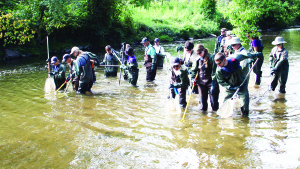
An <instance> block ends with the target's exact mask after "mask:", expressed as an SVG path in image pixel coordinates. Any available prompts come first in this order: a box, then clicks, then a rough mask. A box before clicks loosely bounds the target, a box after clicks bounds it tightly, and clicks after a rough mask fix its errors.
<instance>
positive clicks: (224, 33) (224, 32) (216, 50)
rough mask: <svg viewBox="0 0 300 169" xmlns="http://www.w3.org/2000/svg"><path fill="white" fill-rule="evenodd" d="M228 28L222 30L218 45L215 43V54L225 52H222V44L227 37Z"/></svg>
mask: <svg viewBox="0 0 300 169" xmlns="http://www.w3.org/2000/svg"><path fill="white" fill-rule="evenodd" d="M226 31H227V29H226V28H222V29H221V35H220V36H218V38H217V40H216V43H215V50H214V54H216V53H218V52H224V51H223V50H222V47H221V44H222V43H223V42H222V40H224V39H223V38H225V37H226Z"/></svg>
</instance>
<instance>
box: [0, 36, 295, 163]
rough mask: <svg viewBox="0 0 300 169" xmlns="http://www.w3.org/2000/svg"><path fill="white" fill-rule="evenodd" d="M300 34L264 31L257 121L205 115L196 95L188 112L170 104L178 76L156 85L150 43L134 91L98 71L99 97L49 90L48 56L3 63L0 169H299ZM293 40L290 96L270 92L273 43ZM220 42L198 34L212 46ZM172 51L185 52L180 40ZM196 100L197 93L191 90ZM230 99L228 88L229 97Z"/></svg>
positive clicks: (254, 97) (161, 77)
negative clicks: (149, 76) (148, 67)
mask: <svg viewBox="0 0 300 169" xmlns="http://www.w3.org/2000/svg"><path fill="white" fill-rule="evenodd" d="M299 33H300V31H299V30H287V31H282V32H274V33H268V34H264V35H263V39H264V46H265V49H264V55H265V64H264V65H263V78H262V85H261V86H260V87H259V88H254V87H253V84H254V74H251V79H250V84H249V91H250V97H251V100H250V116H249V119H245V118H242V117H241V116H239V115H235V116H234V117H233V118H228V119H220V118H218V117H217V115H216V114H215V113H213V112H212V111H211V109H209V111H208V114H207V115H204V114H202V113H201V112H200V111H199V104H198V96H196V95H192V97H191V102H190V105H189V108H188V111H187V115H186V118H185V121H184V122H179V121H180V119H181V117H182V112H183V111H184V110H171V108H170V105H174V104H173V102H172V101H170V100H168V99H167V95H168V86H169V80H168V78H169V76H170V74H169V73H168V71H167V69H166V67H165V68H164V69H163V70H158V73H157V78H156V80H155V82H154V83H148V82H146V80H145V77H146V72H145V68H144V67H142V65H143V63H142V59H143V56H142V55H141V54H142V51H143V49H142V48H141V47H135V49H136V55H137V56H138V60H140V63H139V65H140V75H139V80H138V83H137V85H138V86H139V87H137V88H135V87H132V86H131V85H129V84H128V83H127V82H126V81H121V85H120V86H119V79H118V77H116V78H104V76H103V69H102V68H97V69H96V76H97V83H96V84H94V86H93V88H92V90H93V92H94V93H95V95H78V94H75V93H74V92H73V91H72V90H71V86H70V88H69V91H68V92H67V93H66V94H64V93H57V94H56V95H54V94H53V95H47V96H45V93H44V84H45V80H46V78H47V68H46V67H45V65H44V61H43V62H41V61H36V62H32V63H17V64H9V65H5V66H3V67H2V68H0V71H1V72H0V73H1V74H0V90H1V100H0V106H1V108H0V140H1V141H0V159H1V161H0V167H1V168H297V167H300V153H299V150H300V145H299V141H300V132H299V128H300V110H299V109H300V105H299V102H298V100H297V99H298V98H299V96H300V94H299V92H298V90H297V89H298V88H299V83H300V80H299V78H298V76H297V75H298V73H297V72H299V71H300V67H299V66H297V65H299V62H300V60H299V58H298V56H299V53H300V52H299V50H298V49H299V47H300V45H299V44H300V40H299V39H300V35H299ZM277 35H282V36H283V37H284V39H285V40H286V41H287V42H288V43H287V44H286V48H287V49H288V51H289V61H290V72H289V79H288V83H287V94H286V96H285V97H284V98H280V97H278V96H276V95H275V96H274V94H270V93H266V94H265V96H264V97H262V95H263V93H264V92H265V91H266V90H267V89H268V84H269V81H270V78H269V76H268V64H267V61H268V54H269V52H270V51H271V48H272V47H273V46H272V45H271V42H272V41H273V40H274V39H275V37H276V36H277ZM214 42H215V38H212V39H202V40H197V42H196V43H203V44H204V45H205V46H206V47H207V48H208V49H209V50H210V51H213V47H214ZM176 45H178V44H166V45H164V47H165V50H166V51H167V52H170V53H171V54H172V55H173V56H177V53H176V51H175V46H176ZM188 97H189V96H188ZM220 100H222V93H221V98H220Z"/></svg>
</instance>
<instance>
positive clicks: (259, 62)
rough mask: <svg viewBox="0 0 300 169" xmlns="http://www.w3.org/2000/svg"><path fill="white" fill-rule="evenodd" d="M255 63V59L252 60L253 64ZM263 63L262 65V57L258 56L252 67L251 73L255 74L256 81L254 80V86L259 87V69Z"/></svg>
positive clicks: (260, 72) (260, 73)
mask: <svg viewBox="0 0 300 169" xmlns="http://www.w3.org/2000/svg"><path fill="white" fill-rule="evenodd" d="M255 61H256V59H255V60H254V62H255ZM263 63H264V56H263V55H260V56H259V60H258V61H257V63H256V65H255V66H254V67H253V72H254V73H255V74H256V80H255V84H256V85H260V81H261V75H262V71H261V67H262V65H263ZM251 66H252V65H251Z"/></svg>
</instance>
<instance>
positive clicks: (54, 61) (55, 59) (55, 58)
mask: <svg viewBox="0 0 300 169" xmlns="http://www.w3.org/2000/svg"><path fill="white" fill-rule="evenodd" d="M57 61H58V59H57V57H56V56H53V57H52V58H51V64H54V63H56V62H57Z"/></svg>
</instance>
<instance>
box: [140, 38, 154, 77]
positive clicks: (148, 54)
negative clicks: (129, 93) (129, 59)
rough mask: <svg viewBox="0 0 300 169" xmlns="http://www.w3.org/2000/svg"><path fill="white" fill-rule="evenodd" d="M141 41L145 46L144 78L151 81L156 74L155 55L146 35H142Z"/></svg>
mask: <svg viewBox="0 0 300 169" xmlns="http://www.w3.org/2000/svg"><path fill="white" fill-rule="evenodd" d="M141 43H142V44H143V45H144V47H145V54H144V60H145V63H144V65H145V67H146V71H147V76H146V80H147V81H148V82H152V81H153V80H155V76H156V70H157V56H156V52H155V49H154V47H153V46H152V45H151V44H150V42H149V40H148V38H147V37H144V38H143V39H142V41H141Z"/></svg>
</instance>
